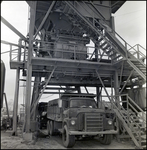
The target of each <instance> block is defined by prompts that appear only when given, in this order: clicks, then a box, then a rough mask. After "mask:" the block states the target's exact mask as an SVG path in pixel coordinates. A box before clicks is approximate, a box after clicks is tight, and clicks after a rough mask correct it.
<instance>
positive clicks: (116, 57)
mask: <svg viewBox="0 0 147 150" xmlns="http://www.w3.org/2000/svg"><path fill="white" fill-rule="evenodd" d="M119 57H121V55H118V56H116V57H115V58H113V59H112V60H115V59H117V58H119Z"/></svg>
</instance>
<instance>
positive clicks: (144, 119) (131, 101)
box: [127, 95, 146, 122]
mask: <svg viewBox="0 0 147 150" xmlns="http://www.w3.org/2000/svg"><path fill="white" fill-rule="evenodd" d="M127 97H128V99H129V100H130V101H131V102H132V103H133V104H134V105H135V106H136V107H137V108H138V109H139V110H140V111H141V113H142V114H144V115H145V112H144V111H143V110H142V109H141V108H140V107H139V106H138V105H137V104H136V103H135V102H134V101H133V100H132V99H131V97H129V96H128V95H127ZM130 105H131V104H130ZM131 106H132V105H131ZM132 107H133V106H132ZM134 109H135V108H134ZM135 110H136V109H135ZM136 113H138V111H136ZM138 115H139V116H140V114H138ZM140 117H141V118H142V119H143V120H144V122H146V118H143V117H142V116H140Z"/></svg>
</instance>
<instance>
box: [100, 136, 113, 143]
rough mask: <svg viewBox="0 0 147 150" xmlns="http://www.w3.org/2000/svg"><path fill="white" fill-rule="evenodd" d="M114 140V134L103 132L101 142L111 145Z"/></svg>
mask: <svg viewBox="0 0 147 150" xmlns="http://www.w3.org/2000/svg"><path fill="white" fill-rule="evenodd" d="M111 141H112V134H103V136H102V137H100V143H102V144H105V145H109V144H111Z"/></svg>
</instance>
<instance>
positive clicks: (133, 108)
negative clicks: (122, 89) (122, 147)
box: [111, 94, 146, 149]
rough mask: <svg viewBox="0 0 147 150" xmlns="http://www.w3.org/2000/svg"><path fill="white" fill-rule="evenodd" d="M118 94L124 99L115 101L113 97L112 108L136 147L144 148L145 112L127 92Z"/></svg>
mask: <svg viewBox="0 0 147 150" xmlns="http://www.w3.org/2000/svg"><path fill="white" fill-rule="evenodd" d="M120 96H125V97H126V101H124V100H123V101H119V103H115V101H114V99H113V100H112V101H111V104H112V108H113V110H114V111H115V113H116V115H117V116H118V118H119V120H120V122H121V123H122V126H123V128H124V129H125V131H126V132H127V133H128V135H129V136H130V137H131V139H132V140H133V142H134V144H135V145H136V146H137V148H140V149H146V118H145V116H146V114H145V112H144V111H143V110H142V109H141V108H140V107H139V106H138V105H137V104H136V103H135V102H134V101H133V100H132V99H131V98H130V97H129V96H128V95H127V94H122V95H120ZM123 103H125V104H126V108H125V107H123Z"/></svg>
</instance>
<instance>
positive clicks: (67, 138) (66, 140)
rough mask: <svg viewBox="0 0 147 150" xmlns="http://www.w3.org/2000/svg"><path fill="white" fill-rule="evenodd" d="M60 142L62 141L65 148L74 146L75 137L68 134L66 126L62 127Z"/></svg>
mask: <svg viewBox="0 0 147 150" xmlns="http://www.w3.org/2000/svg"><path fill="white" fill-rule="evenodd" d="M62 141H63V145H64V146H65V147H66V148H70V147H73V146H74V144H75V136H74V135H69V134H68V129H67V125H64V127H63V133H62Z"/></svg>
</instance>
